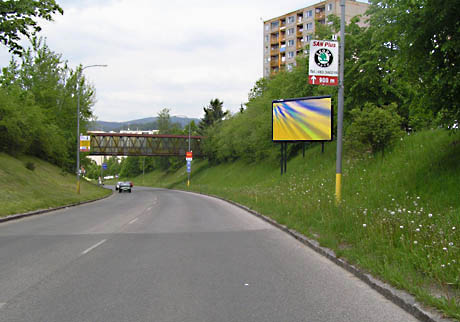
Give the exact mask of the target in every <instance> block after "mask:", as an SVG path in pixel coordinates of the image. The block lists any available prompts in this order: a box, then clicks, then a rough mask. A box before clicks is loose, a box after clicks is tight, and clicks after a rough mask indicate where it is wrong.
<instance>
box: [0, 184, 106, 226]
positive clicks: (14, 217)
mask: <svg viewBox="0 0 460 322" xmlns="http://www.w3.org/2000/svg"><path fill="white" fill-rule="evenodd" d="M104 189H109V188H104ZM110 190H112V189H110ZM111 196H113V190H112V193H111V194H109V195H107V196H105V197H102V198H98V199H93V200H87V201H81V202H76V203H72V204H69V205H64V206H59V207H56V208H48V209H40V210H33V211H29V212H25V213H22V214H15V215H10V216H6V217H2V218H0V223H3V222H7V221H11V220H17V219H21V218H25V217H30V216H35V215H41V214H45V213H48V212H52V211H55V210H60V209H65V208H69V207H75V206H80V205H84V204H87V203H91V202H96V201H99V200H102V199H106V198H109V197H111Z"/></svg>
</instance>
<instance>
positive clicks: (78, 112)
mask: <svg viewBox="0 0 460 322" xmlns="http://www.w3.org/2000/svg"><path fill="white" fill-rule="evenodd" d="M90 67H107V65H88V66H84V67H82V68H80V69H79V71H78V73H77V194H80V89H81V88H80V76H81V73H82V72H83V70H85V69H86V68H90Z"/></svg>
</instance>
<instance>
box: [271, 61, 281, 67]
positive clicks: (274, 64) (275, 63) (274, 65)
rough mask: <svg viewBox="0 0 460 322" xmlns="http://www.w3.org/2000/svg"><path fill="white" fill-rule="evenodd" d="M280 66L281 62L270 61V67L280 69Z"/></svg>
mask: <svg viewBox="0 0 460 322" xmlns="http://www.w3.org/2000/svg"><path fill="white" fill-rule="evenodd" d="M278 66H279V60H278V59H277V60H271V61H270V67H278Z"/></svg>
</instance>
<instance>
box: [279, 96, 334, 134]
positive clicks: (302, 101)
mask: <svg viewBox="0 0 460 322" xmlns="http://www.w3.org/2000/svg"><path fill="white" fill-rule="evenodd" d="M332 115H333V112H332V104H331V96H317V97H305V98H294V99H286V100H276V101H273V102H272V140H273V141H275V142H279V141H285V142H286V141H332Z"/></svg>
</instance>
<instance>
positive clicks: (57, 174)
mask: <svg viewBox="0 0 460 322" xmlns="http://www.w3.org/2000/svg"><path fill="white" fill-rule="evenodd" d="M28 162H32V163H33V164H34V165H35V169H34V170H33V171H32V170H29V169H27V168H26V164H27V163H28ZM80 192H81V193H80V195H78V194H77V193H76V178H75V176H74V175H71V174H68V173H65V172H62V170H61V169H59V168H58V167H56V166H53V165H51V164H49V163H47V162H45V161H42V160H40V159H37V158H33V157H28V156H20V157H16V158H15V157H12V156H10V155H7V154H4V153H0V217H5V216H8V215H11V214H17V213H24V212H28V211H33V210H38V209H47V208H52V207H57V206H63V205H68V204H72V203H77V202H82V201H88V200H93V199H97V198H101V197H104V196H107V195H109V194H110V193H111V192H110V191H109V190H107V189H102V188H99V187H97V186H96V185H94V184H92V183H88V182H86V181H85V180H82V181H81V189H80Z"/></svg>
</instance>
